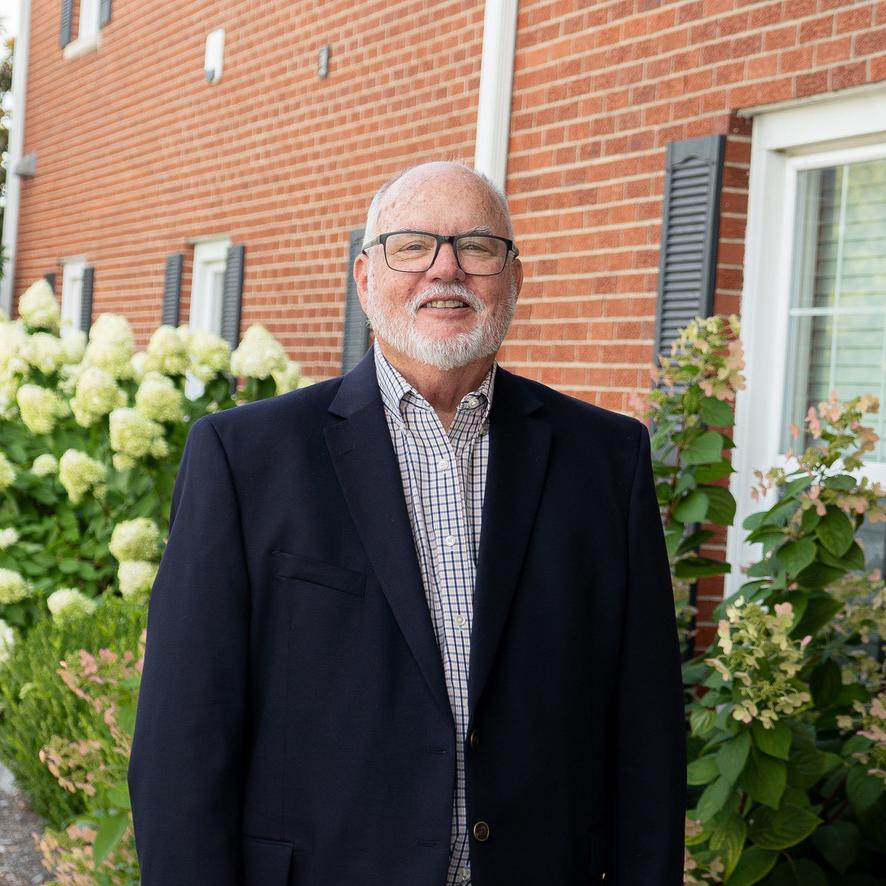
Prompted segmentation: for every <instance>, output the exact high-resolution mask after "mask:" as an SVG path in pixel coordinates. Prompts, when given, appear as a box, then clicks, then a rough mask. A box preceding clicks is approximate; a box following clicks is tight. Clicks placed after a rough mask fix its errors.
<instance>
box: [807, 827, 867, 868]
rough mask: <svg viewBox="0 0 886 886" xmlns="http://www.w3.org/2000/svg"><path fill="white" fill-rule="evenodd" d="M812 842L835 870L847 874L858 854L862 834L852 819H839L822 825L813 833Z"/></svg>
mask: <svg viewBox="0 0 886 886" xmlns="http://www.w3.org/2000/svg"><path fill="white" fill-rule="evenodd" d="M812 842H813V843H814V844H815V848H816V849H817V850H818V851H819V852H820V853H821V855H822V857H823V858H824V860H825V861H826V862H827V863H828V864H829V865H830V866H831V867H832V868H833V869H834V870H835V871H838V872H839V873H841V874H845V873H846V871H847V870H848V869H849V866H850V865H851V864H852V862H853V861H855V857H856V856H857V855H858V849H859V846H860V845H861V834H859V832H858V828H857V827H856V826H855V825H854V824H853V823H852V822H851V821H842V820H838V821H835V822H834V823H833V824H827V825H825V826H824V827H820V828H819V829H818V830H817V831H816V832H815V833H814V834H813V835H812Z"/></svg>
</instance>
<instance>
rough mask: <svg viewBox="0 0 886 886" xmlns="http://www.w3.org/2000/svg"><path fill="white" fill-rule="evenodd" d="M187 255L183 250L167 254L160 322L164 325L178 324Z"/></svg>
mask: <svg viewBox="0 0 886 886" xmlns="http://www.w3.org/2000/svg"><path fill="white" fill-rule="evenodd" d="M184 262H185V257H184V255H183V254H182V253H181V252H173V253H172V254H171V255H167V256H166V272H165V273H164V275H163V313H162V316H161V318H160V322H161V323H162V324H163V325H164V326H178V323H179V306H180V305H181V291H182V267H183V266H184Z"/></svg>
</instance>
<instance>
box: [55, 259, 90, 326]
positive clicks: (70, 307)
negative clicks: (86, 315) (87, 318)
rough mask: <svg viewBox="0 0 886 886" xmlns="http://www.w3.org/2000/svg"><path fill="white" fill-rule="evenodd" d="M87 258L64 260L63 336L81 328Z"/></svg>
mask: <svg viewBox="0 0 886 886" xmlns="http://www.w3.org/2000/svg"><path fill="white" fill-rule="evenodd" d="M85 269H86V259H85V258H83V257H82V256H78V257H77V258H66V259H63V260H62V300H61V330H60V333H59V334H60V335H61V336H62V337H64V336H66V335H71V334H72V333H74V332H76V331H77V330H79V329H80V319H81V314H82V312H83V271H84V270H85Z"/></svg>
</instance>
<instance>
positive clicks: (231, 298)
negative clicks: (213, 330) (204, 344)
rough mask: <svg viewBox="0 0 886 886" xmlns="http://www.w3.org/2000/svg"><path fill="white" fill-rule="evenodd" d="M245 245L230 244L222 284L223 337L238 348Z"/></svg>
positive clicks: (233, 346)
mask: <svg viewBox="0 0 886 886" xmlns="http://www.w3.org/2000/svg"><path fill="white" fill-rule="evenodd" d="M245 261H246V247H245V246H242V245H240V246H229V247H228V251H227V255H226V260H225V279H224V284H223V286H222V328H221V334H222V338H223V339H225V341H227V342H228V344H230V346H231V347H232V348H236V347H237V345H238V344H239V343H240V308H241V304H242V301H243V268H244V266H245Z"/></svg>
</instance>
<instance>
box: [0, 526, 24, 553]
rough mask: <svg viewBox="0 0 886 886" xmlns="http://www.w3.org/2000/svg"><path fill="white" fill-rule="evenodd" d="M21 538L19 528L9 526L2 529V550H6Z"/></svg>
mask: <svg viewBox="0 0 886 886" xmlns="http://www.w3.org/2000/svg"><path fill="white" fill-rule="evenodd" d="M19 538H20V536H19V534H18V530H17V529H13V527H12V526H9V527H8V528H6V529H0V551H5V550H6V549H7V548H11V547H12V546H13V545H14V544H15V543H16V542H17V541H18V540H19Z"/></svg>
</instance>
